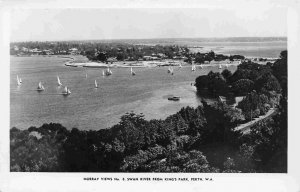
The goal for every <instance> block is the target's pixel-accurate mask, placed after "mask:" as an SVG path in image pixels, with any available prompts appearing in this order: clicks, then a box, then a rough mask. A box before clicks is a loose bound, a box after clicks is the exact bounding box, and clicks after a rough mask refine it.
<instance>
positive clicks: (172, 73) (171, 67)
mask: <svg viewBox="0 0 300 192" xmlns="http://www.w3.org/2000/svg"><path fill="white" fill-rule="evenodd" d="M171 75H174V73H173V67H171Z"/></svg>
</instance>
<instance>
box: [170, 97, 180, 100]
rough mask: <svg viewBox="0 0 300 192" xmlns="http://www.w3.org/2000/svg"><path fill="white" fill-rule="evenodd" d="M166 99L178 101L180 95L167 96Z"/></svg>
mask: <svg viewBox="0 0 300 192" xmlns="http://www.w3.org/2000/svg"><path fill="white" fill-rule="evenodd" d="M168 100H170V101H179V100H180V97H176V96H173V97H168Z"/></svg>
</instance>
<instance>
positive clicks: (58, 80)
mask: <svg viewBox="0 0 300 192" xmlns="http://www.w3.org/2000/svg"><path fill="white" fill-rule="evenodd" d="M57 84H58V86H61V85H62V84H61V82H60V79H59V77H58V76H57Z"/></svg>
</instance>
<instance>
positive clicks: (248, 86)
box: [232, 79, 254, 96]
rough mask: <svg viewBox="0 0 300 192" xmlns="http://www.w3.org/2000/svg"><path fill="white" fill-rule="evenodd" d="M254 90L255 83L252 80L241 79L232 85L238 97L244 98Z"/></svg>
mask: <svg viewBox="0 0 300 192" xmlns="http://www.w3.org/2000/svg"><path fill="white" fill-rule="evenodd" d="M253 89H254V82H253V81H251V80H250V79H240V80H238V81H236V82H234V83H233V84H232V90H233V92H234V93H235V95H237V96H243V95H246V94H247V93H249V92H251V91H252V90H253Z"/></svg>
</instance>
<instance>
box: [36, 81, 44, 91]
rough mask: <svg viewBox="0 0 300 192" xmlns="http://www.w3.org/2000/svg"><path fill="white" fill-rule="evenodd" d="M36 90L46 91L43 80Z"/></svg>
mask: <svg viewBox="0 0 300 192" xmlns="http://www.w3.org/2000/svg"><path fill="white" fill-rule="evenodd" d="M36 90H37V91H44V90H45V88H44V86H43V84H42V82H39V85H38V87H37V89H36Z"/></svg>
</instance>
